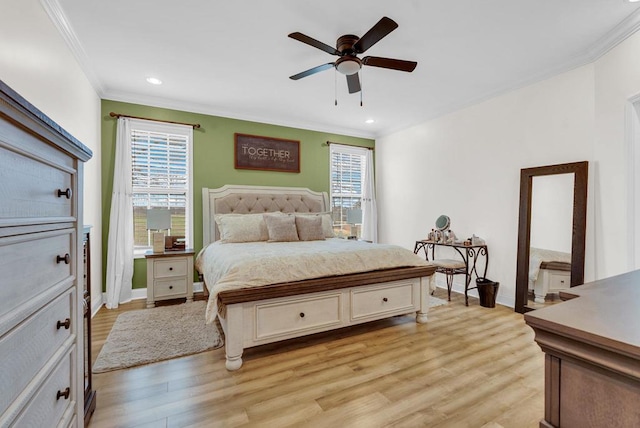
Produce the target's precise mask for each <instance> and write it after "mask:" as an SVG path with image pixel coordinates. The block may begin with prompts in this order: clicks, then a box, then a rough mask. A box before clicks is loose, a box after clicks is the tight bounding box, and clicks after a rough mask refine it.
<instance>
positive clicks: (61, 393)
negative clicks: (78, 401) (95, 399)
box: [56, 386, 71, 400]
mask: <svg viewBox="0 0 640 428" xmlns="http://www.w3.org/2000/svg"><path fill="white" fill-rule="evenodd" d="M70 392H71V390H70V389H69V387H68V386H67V387H66V388H65V390H64V391H60V390H58V393H57V394H56V400H59V399H60V398H61V397H64V399H65V400H66V399H68V398H69V393H70Z"/></svg>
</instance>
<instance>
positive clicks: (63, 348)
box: [0, 81, 92, 427]
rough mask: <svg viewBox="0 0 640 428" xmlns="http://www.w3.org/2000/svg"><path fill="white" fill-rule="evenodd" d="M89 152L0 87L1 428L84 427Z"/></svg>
mask: <svg viewBox="0 0 640 428" xmlns="http://www.w3.org/2000/svg"><path fill="white" fill-rule="evenodd" d="M91 155H92V153H91V150H89V149H88V148H87V147H85V146H83V145H82V144H81V143H80V142H79V141H77V140H76V139H75V138H73V137H72V136H71V135H70V134H68V133H67V132H66V131H64V130H63V129H62V128H61V127H60V126H59V125H57V124H56V123H55V122H53V121H52V120H51V119H49V118H48V117H47V116H45V115H44V114H43V113H42V112H40V111H39V110H38V109H36V108H35V107H34V106H33V105H31V104H30V103H28V102H27V101H26V100H25V99H24V98H22V97H21V96H20V95H18V94H17V93H16V92H15V91H13V90H12V89H11V88H9V87H8V86H7V85H6V84H4V82H2V81H0V385H1V386H0V427H5V426H16V427H45V426H46V427H52V426H63V427H67V426H74V427H75V426H82V425H83V424H84V404H85V400H84V392H85V391H84V373H83V371H84V358H83V347H84V343H83V342H84V337H83V336H84V335H83V313H84V311H83V305H82V301H83V280H82V277H83V274H82V270H83V254H82V251H81V249H82V191H83V188H82V172H83V162H85V161H87V160H88V159H89V158H90V157H91Z"/></svg>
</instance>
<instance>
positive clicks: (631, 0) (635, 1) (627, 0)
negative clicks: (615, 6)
mask: <svg viewBox="0 0 640 428" xmlns="http://www.w3.org/2000/svg"><path fill="white" fill-rule="evenodd" d="M625 1H626V2H627V3H637V2H639V1H640V0H625Z"/></svg>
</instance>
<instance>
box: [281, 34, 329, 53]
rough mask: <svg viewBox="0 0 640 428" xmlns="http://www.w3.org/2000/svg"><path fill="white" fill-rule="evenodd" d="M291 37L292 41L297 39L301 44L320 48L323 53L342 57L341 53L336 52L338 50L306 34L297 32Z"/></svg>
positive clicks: (290, 35)
mask: <svg viewBox="0 0 640 428" xmlns="http://www.w3.org/2000/svg"><path fill="white" fill-rule="evenodd" d="M289 37H291V38H292V39H295V40H297V41H299V42H302V43H306V44H307V45H310V46H313V47H314V48H318V49H320V50H321V51H325V52H326V53H330V54H331V55H337V56H340V52H338V51H337V50H336V48H334V47H331V46H329V45H327V44H325V43H322V42H320V41H318V40H316V39H314V38H311V37H309V36H307V35H305V34H302V33H298V32H295V33H291V34H289Z"/></svg>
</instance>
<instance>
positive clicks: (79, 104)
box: [0, 0, 102, 309]
mask: <svg viewBox="0 0 640 428" xmlns="http://www.w3.org/2000/svg"><path fill="white" fill-rule="evenodd" d="M0 79H1V80H3V81H4V82H5V83H6V84H7V85H9V86H10V87H11V88H12V89H14V90H15V91H16V92H18V93H19V94H20V95H22V96H23V97H24V98H26V99H27V100H28V101H29V102H30V103H31V104H33V105H35V106H36V107H37V108H38V109H40V110H41V111H43V112H44V113H45V114H46V115H47V116H49V117H50V118H51V119H53V120H54V121H55V122H57V123H58V124H59V125H60V126H62V127H63V128H64V129H65V130H67V131H68V132H70V133H71V134H72V135H73V136H74V137H76V138H77V139H78V140H80V141H81V142H82V143H83V144H84V145H86V146H87V147H89V148H90V149H91V150H92V151H93V158H92V159H91V160H89V162H87V163H86V165H85V192H84V201H85V202H84V223H85V224H91V225H93V230H92V234H91V240H92V243H91V244H92V245H91V256H92V260H91V262H92V263H91V283H92V296H94V297H95V296H98V298H97V299H94V302H93V306H94V309H95V307H96V305H98V304H99V300H100V296H102V290H101V288H102V284H101V283H102V279H101V278H102V267H101V261H102V256H101V248H102V243H101V240H102V239H101V230H102V227H101V221H102V220H101V211H102V210H101V203H100V201H101V199H100V164H101V162H100V98H99V97H98V95H97V93H96V91H95V90H94V89H93V87H92V86H91V84H90V83H89V81H88V80H87V78H86V77H85V75H84V73H83V72H82V70H81V68H80V66H79V65H78V63H77V62H76V60H75V58H74V56H73V55H72V53H71V51H70V50H69V49H68V48H67V45H66V44H65V42H64V40H63V39H62V37H61V36H60V33H59V32H58V30H57V29H56V28H55V26H54V25H53V24H52V22H51V20H50V19H49V17H48V15H47V14H46V12H45V11H44V9H43V7H42V5H41V4H40V2H39V1H38V0H2V3H1V4H0Z"/></svg>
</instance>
